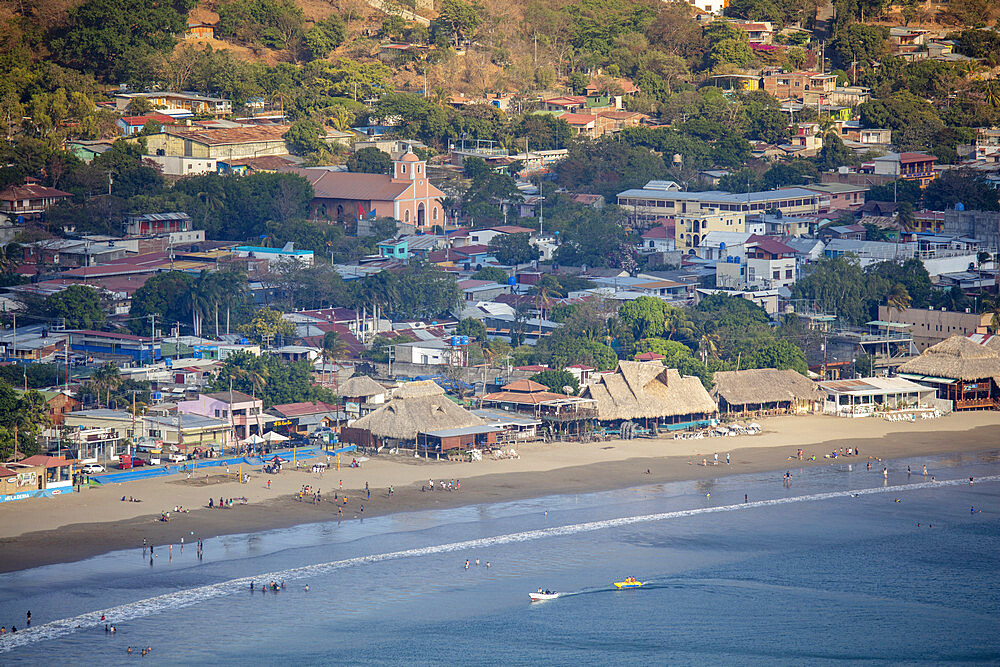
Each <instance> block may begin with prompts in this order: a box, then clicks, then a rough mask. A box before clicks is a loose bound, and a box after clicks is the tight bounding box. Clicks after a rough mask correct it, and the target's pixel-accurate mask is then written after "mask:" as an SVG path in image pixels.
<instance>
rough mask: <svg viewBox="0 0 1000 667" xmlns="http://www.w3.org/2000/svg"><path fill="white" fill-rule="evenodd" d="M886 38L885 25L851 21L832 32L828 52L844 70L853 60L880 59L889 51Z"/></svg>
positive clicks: (865, 63) (869, 60)
mask: <svg viewBox="0 0 1000 667" xmlns="http://www.w3.org/2000/svg"><path fill="white" fill-rule="evenodd" d="M888 40H889V29H888V28H886V27H885V26H880V25H865V24H863V23H852V24H851V25H848V26H846V27H844V28H842V29H840V30H838V31H837V32H836V33H835V34H834V36H833V40H832V42H831V43H830V46H829V53H830V55H831V57H832V60H833V63H834V65H835V66H837V67H840V68H841V69H843V70H845V71H846V70H850V69H851V64H852V63H853V62H854V61H859V62H860V63H862V64H863V65H868V64H870V63H873V62H876V61H879V60H881V59H882V57H883V56H885V55H887V54H888V52H889V46H888ZM877 127H885V126H884V125H879V126H877Z"/></svg>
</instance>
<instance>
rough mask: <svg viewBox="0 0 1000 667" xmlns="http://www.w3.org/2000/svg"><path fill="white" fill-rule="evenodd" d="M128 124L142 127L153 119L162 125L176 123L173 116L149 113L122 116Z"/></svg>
mask: <svg viewBox="0 0 1000 667" xmlns="http://www.w3.org/2000/svg"><path fill="white" fill-rule="evenodd" d="M121 119H122V120H123V121H124V122H125V124H126V125H131V126H132V127H142V126H143V125H145V124H146V123H148V122H149V121H151V120H155V121H156V122H157V123H160V124H161V125H162V124H163V123H174V122H176V121H174V119H173V118H171V117H170V116H168V115H166V114H162V113H148V114H145V115H143V116H122V118H121Z"/></svg>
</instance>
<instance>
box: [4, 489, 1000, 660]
mask: <svg viewBox="0 0 1000 667" xmlns="http://www.w3.org/2000/svg"><path fill="white" fill-rule="evenodd" d="M996 481H1000V475H990V476H986V477H977V478H976V482H977V483H984V482H996ZM968 483H969V482H968V480H967V479H950V480H941V481H935V482H916V483H914V484H901V485H898V486H879V487H872V488H868V489H853V490H848V491H829V492H826V493H813V494H808V495H803V496H790V497H787V498H774V499H771V500H757V501H754V502H751V503H737V504H733V505H717V506H714V507H697V508H692V509H686V510H675V511H672V512H661V513H658V514H644V515H640V516H628V517H621V518H618V519H604V520H601V521H588V522H586V523H576V524H570V525H568V526H553V527H550V528H542V529H538V530H526V531H523V532H519V533H509V534H507V535H497V536H494V537H482V538H478V539H475V540H466V541H463V542H452V543H449V544H439V545H434V546H429V547H417V548H413V549H404V550H402V551H390V552H387V553H381V554H371V555H368V556H358V557H355V558H347V559H344V560H337V561H331V562H328V563H318V564H315V565H304V566H301V567H296V568H291V569H287V570H279V571H276V572H268V573H264V574H257V575H254V576H252V577H241V578H239V579H230V580H228V581H223V582H219V583H217V584H208V585H205V586H199V587H197V588H192V589H188V590H183V591H176V592H173V593H165V594H163V595H157V596H156V597H151V598H147V599H145V600H138V601H136V602H129V603H126V604H123V605H119V606H117V607H113V608H110V609H104V610H101V611H94V612H87V613H84V614H80V615H78V616H73V617H71V618H64V619H61V620H56V621H50V622H48V623H45V624H43V625H37V626H32V627H28V628H24V629H23V630H19V631H18V632H17V634H7V635H3V636H0V653H6V652H8V651H11V650H14V649H16V648H20V647H22V646H27V645H30V644H34V643H37V642H40V641H45V640H50V639H58V638H59V637H64V636H66V635H69V634H71V633H74V632H76V631H77V630H83V629H89V628H96V627H100V625H102V624H103V623H117V624H121V623H124V622H127V621H132V620H136V619H140V618H145V617H147V616H152V615H154V614H159V613H163V612H165V611H170V610H173V609H182V608H184V607H190V606H192V605H196V604H198V603H199V602H205V601H207V600H211V599H213V598H217V597H222V596H225V595H231V594H233V593H238V592H241V591H245V590H246V589H247V588H248V587H249V586H250V582H251V581H261V580H264V581H271V580H273V581H295V580H296V579H304V578H306V577H315V576H316V575H320V574H325V573H328V572H333V571H335V570H341V569H344V568H348V567H355V566H358V565H366V564H369V563H380V562H383V561H389V560H399V559H402V558H412V557H417V556H430V555H434V554H441V553H449V552H453V551H462V550H467V549H480V548H483V547H495V546H502V545H505V544H515V543H518V542H530V541H532V540H539V539H543V538H546V537H560V536H563V535H576V534H579V533H587V532H593V531H596V530H603V529H605V528H617V527H620V526H630V525H633V524H640V523H652V522H656V521H664V520H667V519H678V518H683V517H689V516H697V515H700V514H715V513H718V512H735V511H738V510H747V509H753V508H759V507H775V506H778V505H788V504H791V503H803V502H813V501H818V500H831V499H834V498H846V497H857V496H867V495H876V494H882V493H900V492H902V491H913V490H916V489H933V488H939V487H945V486H960V485H963V484H968ZM102 615H104V616H105V617H106V620H103V621H102V620H101V616H102Z"/></svg>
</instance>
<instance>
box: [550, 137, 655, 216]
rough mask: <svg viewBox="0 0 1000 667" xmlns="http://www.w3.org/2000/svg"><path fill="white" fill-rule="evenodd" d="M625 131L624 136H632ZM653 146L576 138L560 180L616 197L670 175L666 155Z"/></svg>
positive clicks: (581, 189) (577, 188) (561, 165)
mask: <svg viewBox="0 0 1000 667" xmlns="http://www.w3.org/2000/svg"><path fill="white" fill-rule="evenodd" d="M621 134H622V139H623V140H624V139H625V138H626V137H627V136H628V135H626V134H625V133H621ZM650 148H651V147H642V146H633V145H630V144H628V143H624V141H617V140H615V139H611V138H604V139H600V140H598V141H593V142H592V141H586V140H577V141H574V142H573V143H572V144H571V145H570V147H569V152H568V153H567V155H566V157H565V158H563V160H562V162H560V163H559V176H558V182H559V184H560V185H562V186H563V187H565V188H568V189H569V190H571V191H573V192H589V193H593V194H599V195H603V196H604V198H605V199H606V200H608V201H615V196H616V195H617V194H618V193H619V192H621V191H622V190H627V189H629V188H640V187H642V186H643V185H645V184H646V182H647V181H649V180H650V179H656V178H663V177H665V176H667V167H666V165H665V164H664V162H663V158H662V157H661V156H660V155H657V154H656V153H653V152H652V151H651V150H650ZM672 154H673V153H671V155H672Z"/></svg>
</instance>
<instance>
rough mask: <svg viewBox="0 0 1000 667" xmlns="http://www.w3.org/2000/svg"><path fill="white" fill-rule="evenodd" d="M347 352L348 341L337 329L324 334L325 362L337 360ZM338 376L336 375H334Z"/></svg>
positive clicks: (325, 363)
mask: <svg viewBox="0 0 1000 667" xmlns="http://www.w3.org/2000/svg"><path fill="white" fill-rule="evenodd" d="M346 353H347V343H346V342H345V341H344V339H343V338H342V337H341V336H340V334H339V333H337V332H336V331H327V332H326V333H325V334H323V364H324V366H325V365H327V364H329V363H330V362H333V361H337V359H340V358H341V357H343V356H344V355H345V354H346ZM334 377H336V376H334Z"/></svg>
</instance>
